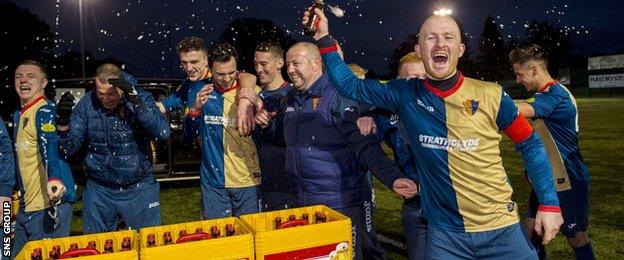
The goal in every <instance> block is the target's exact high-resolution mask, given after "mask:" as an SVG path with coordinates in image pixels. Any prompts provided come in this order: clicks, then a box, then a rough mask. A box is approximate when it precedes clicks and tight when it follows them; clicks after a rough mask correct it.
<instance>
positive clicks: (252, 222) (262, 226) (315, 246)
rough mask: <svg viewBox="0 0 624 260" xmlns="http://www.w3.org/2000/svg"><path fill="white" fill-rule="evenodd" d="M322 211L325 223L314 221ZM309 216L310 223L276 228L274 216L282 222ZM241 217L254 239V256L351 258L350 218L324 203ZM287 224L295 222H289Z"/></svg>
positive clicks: (264, 257) (275, 257)
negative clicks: (292, 216)
mask: <svg viewBox="0 0 624 260" xmlns="http://www.w3.org/2000/svg"><path fill="white" fill-rule="evenodd" d="M316 212H321V213H323V214H325V216H326V218H327V222H321V223H316V221H315V213H316ZM304 213H306V214H307V215H308V222H309V223H311V224H308V225H302V226H296V227H290V228H283V229H276V225H277V224H276V221H275V218H276V217H280V219H281V220H282V222H281V223H286V222H287V221H289V217H290V216H291V215H294V217H295V218H296V220H295V221H297V220H301V219H302V215H303V214H304ZM240 218H241V220H242V221H243V222H244V223H245V224H246V225H248V226H249V227H250V229H251V231H252V232H253V234H254V238H255V247H256V259H259V260H261V259H267V260H269V259H311V258H314V259H321V258H323V259H341V260H342V259H345V260H346V259H351V258H352V257H351V255H352V246H351V245H352V241H351V239H352V237H351V220H350V219H349V218H348V217H346V216H345V215H342V214H340V213H338V212H337V211H335V210H333V209H331V208H329V207H326V206H322V205H319V206H310V207H304V208H294V209H285V210H279V211H271V212H264V213H257V214H250V215H243V216H241V217H240ZM289 223H294V221H293V222H289Z"/></svg>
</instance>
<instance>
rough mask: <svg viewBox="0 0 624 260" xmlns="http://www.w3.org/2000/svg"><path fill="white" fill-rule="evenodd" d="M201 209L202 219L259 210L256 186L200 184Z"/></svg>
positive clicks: (236, 215) (238, 214)
mask: <svg viewBox="0 0 624 260" xmlns="http://www.w3.org/2000/svg"><path fill="white" fill-rule="evenodd" d="M201 191H202V193H201V200H202V201H201V211H202V218H203V219H215V218H227V217H231V216H235V217H238V216H240V215H243V214H251V213H257V212H259V211H260V209H259V204H258V186H250V187H244V188H215V187H211V186H210V185H209V184H207V183H206V184H204V183H202V184H201Z"/></svg>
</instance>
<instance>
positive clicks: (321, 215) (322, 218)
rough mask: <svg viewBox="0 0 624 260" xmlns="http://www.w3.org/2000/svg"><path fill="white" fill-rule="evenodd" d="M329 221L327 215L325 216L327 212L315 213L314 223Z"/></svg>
mask: <svg viewBox="0 0 624 260" xmlns="http://www.w3.org/2000/svg"><path fill="white" fill-rule="evenodd" d="M326 221H327V216H325V213H323V212H320V211H317V212H316V213H314V223H322V222H326Z"/></svg>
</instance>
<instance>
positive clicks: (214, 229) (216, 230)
mask: <svg viewBox="0 0 624 260" xmlns="http://www.w3.org/2000/svg"><path fill="white" fill-rule="evenodd" d="M210 236H212V238H217V237H220V236H221V231H220V230H219V228H218V227H217V226H212V227H210Z"/></svg>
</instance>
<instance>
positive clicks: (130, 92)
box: [108, 78, 141, 105]
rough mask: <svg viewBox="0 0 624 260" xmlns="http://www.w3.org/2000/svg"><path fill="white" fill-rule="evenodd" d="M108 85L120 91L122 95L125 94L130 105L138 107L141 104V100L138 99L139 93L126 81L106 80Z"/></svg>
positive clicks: (117, 79)
mask: <svg viewBox="0 0 624 260" xmlns="http://www.w3.org/2000/svg"><path fill="white" fill-rule="evenodd" d="M108 83H109V84H111V85H113V86H115V87H118V88H119V89H121V91H123V92H124V94H126V96H127V97H128V100H130V102H131V103H132V104H134V105H138V104H140V103H141V99H140V98H139V93H138V92H137V90H136V88H135V87H134V84H132V83H130V82H129V81H128V80H126V79H123V78H121V79H120V78H111V79H108Z"/></svg>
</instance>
